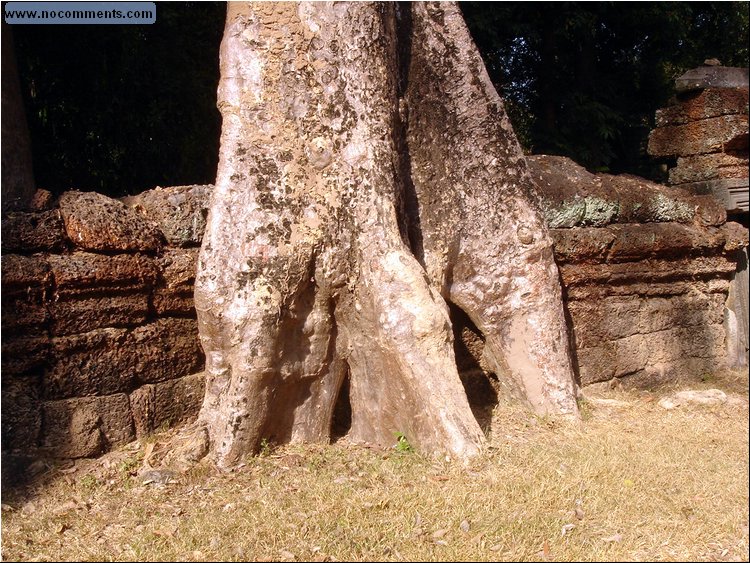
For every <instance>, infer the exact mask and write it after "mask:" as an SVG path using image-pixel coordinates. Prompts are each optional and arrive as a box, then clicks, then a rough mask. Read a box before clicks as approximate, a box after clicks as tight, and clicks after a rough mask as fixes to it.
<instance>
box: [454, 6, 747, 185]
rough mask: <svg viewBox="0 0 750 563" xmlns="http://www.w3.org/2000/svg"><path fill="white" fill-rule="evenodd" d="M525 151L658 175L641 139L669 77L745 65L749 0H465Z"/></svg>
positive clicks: (668, 90)
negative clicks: (710, 66)
mask: <svg viewBox="0 0 750 563" xmlns="http://www.w3.org/2000/svg"><path fill="white" fill-rule="evenodd" d="M461 7H462V10H463V12H464V16H465V17H466V22H467V25H468V26H469V28H470V29H471V31H472V35H473V37H474V41H476V43H477V46H478V47H479V50H480V52H481V53H482V56H483V58H484V60H485V64H486V65H487V69H488V71H489V73H490V77H491V79H492V80H493V82H494V83H495V86H496V87H497V88H498V91H499V92H501V95H503V97H504V98H505V101H506V107H507V108H508V110H509V113H510V117H511V120H512V121H513V126H514V128H515V130H516V133H517V135H518V137H519V139H520V141H521V143H522V144H523V145H524V148H525V149H526V150H528V151H530V152H533V153H538V154H542V153H543V154H558V155H564V156H569V157H571V158H573V160H575V161H577V162H579V163H580V164H583V165H584V166H586V167H588V168H590V169H598V170H609V171H612V172H631V173H637V174H641V175H645V176H652V177H653V176H654V173H655V171H654V169H653V164H652V163H650V162H649V160H648V158H647V157H646V155H645V150H644V144H645V140H646V137H647V135H648V132H649V130H650V129H651V128H652V127H653V118H654V112H655V110H656V109H657V108H659V107H662V106H663V105H664V104H665V103H666V102H667V101H668V99H669V97H670V96H671V95H672V94H673V85H674V79H675V78H676V77H677V76H679V75H680V74H682V73H683V72H685V71H686V70H688V69H691V68H694V67H696V66H699V65H700V64H702V63H703V61H704V60H705V59H707V58H717V59H719V60H720V61H721V63H722V64H724V65H726V66H747V65H748V3H747V2H545V3H541V2H499V3H495V2H493V3H487V2H462V3H461Z"/></svg>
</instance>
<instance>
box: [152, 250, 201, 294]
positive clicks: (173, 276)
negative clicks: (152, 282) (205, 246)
mask: <svg viewBox="0 0 750 563" xmlns="http://www.w3.org/2000/svg"><path fill="white" fill-rule="evenodd" d="M199 252H200V249H199V248H184V249H167V250H165V251H164V252H163V253H162V255H161V257H160V258H159V267H160V268H161V280H160V285H161V286H163V287H166V288H170V289H173V288H188V287H193V284H194V283H195V273H196V271H197V269H198V254H199Z"/></svg>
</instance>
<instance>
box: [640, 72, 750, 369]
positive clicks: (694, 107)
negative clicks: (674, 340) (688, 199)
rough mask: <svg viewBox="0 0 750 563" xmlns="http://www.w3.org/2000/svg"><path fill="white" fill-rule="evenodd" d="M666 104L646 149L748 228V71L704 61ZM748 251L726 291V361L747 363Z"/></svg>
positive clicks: (676, 182)
mask: <svg viewBox="0 0 750 563" xmlns="http://www.w3.org/2000/svg"><path fill="white" fill-rule="evenodd" d="M675 90H676V96H675V98H674V99H673V100H672V103H671V104H670V105H668V106H667V107H665V108H662V109H660V110H657V112H656V128H655V129H654V130H653V131H652V132H651V135H650V137H649V142H648V153H649V154H650V155H652V156H654V157H656V158H658V159H661V160H663V161H664V162H665V164H666V165H667V168H668V170H669V184H670V185H672V186H679V187H680V188H683V189H685V190H687V191H689V192H690V193H694V194H712V195H714V196H715V197H716V198H717V199H718V200H719V201H720V202H721V203H722V204H723V205H724V207H725V208H726V210H727V212H728V214H729V217H730V219H731V220H733V221H738V222H740V223H742V224H743V225H744V226H745V227H747V226H748V69H747V68H736V67H724V66H721V64H720V62H719V61H718V60H716V59H709V60H706V61H705V62H704V64H703V65H702V66H700V67H698V68H694V69H692V70H689V71H687V72H686V73H685V74H683V75H682V76H680V77H679V78H678V79H677V80H676V82H675ZM747 262H748V255H747V249H745V251H744V253H742V254H741V255H740V257H739V263H738V266H737V274H736V276H735V281H734V283H733V284H732V287H731V288H730V292H729V303H728V319H727V330H728V340H729V342H728V346H729V354H730V355H731V356H732V363H733V364H735V365H737V366H743V367H747V365H748V360H747V354H748V270H747Z"/></svg>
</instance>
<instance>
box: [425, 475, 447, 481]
mask: <svg viewBox="0 0 750 563" xmlns="http://www.w3.org/2000/svg"><path fill="white" fill-rule="evenodd" d="M430 479H432V480H433V481H447V480H448V479H450V477H448V476H447V475H432V476H431V477H430Z"/></svg>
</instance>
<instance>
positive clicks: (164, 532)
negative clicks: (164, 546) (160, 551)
mask: <svg viewBox="0 0 750 563" xmlns="http://www.w3.org/2000/svg"><path fill="white" fill-rule="evenodd" d="M176 531H177V529H175V528H159V529H158V530H154V535H155V536H161V537H163V538H171V537H172V536H174V533H175V532H176Z"/></svg>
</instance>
